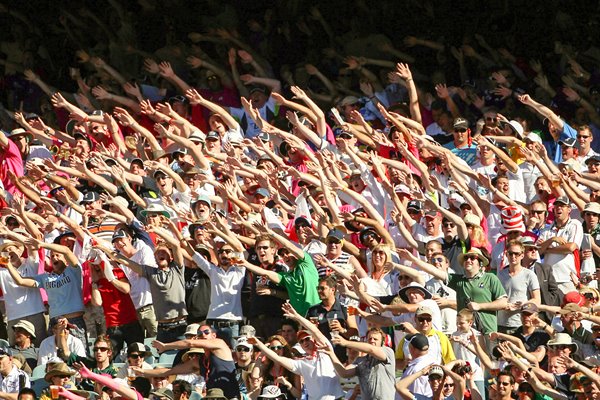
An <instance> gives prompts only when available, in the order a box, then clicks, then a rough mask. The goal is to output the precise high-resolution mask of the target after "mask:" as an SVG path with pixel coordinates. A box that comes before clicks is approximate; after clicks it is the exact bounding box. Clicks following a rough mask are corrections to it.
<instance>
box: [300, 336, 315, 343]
mask: <svg viewBox="0 0 600 400" xmlns="http://www.w3.org/2000/svg"><path fill="white" fill-rule="evenodd" d="M310 341H312V338H311V337H310V336H307V337H305V338H303V339H301V340H300V343H304V342H310Z"/></svg>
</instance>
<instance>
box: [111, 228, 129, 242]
mask: <svg viewBox="0 0 600 400" xmlns="http://www.w3.org/2000/svg"><path fill="white" fill-rule="evenodd" d="M126 237H129V235H128V234H127V232H125V231H124V230H123V229H119V230H118V231H116V232H115V233H114V234H113V236H112V241H113V242H114V241H115V240H117V239H123V238H126Z"/></svg>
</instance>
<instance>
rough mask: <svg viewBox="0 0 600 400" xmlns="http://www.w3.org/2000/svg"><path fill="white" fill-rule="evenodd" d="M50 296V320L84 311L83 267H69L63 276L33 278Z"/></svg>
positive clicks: (37, 276) (45, 275) (52, 273)
mask: <svg viewBox="0 0 600 400" xmlns="http://www.w3.org/2000/svg"><path fill="white" fill-rule="evenodd" d="M31 279H34V280H35V281H36V282H37V283H38V287H41V288H44V289H45V290H46V294H47V295H48V305H49V306H50V310H49V314H50V318H54V317H58V316H61V315H66V314H70V313H74V312H80V311H83V310H84V307H83V292H82V278H81V266H80V265H78V266H75V267H67V268H65V270H64V271H63V273H62V274H60V275H57V274H55V273H54V272H51V273H49V274H47V273H46V274H39V275H35V276H32V277H31Z"/></svg>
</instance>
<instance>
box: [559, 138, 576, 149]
mask: <svg viewBox="0 0 600 400" xmlns="http://www.w3.org/2000/svg"><path fill="white" fill-rule="evenodd" d="M575 143H577V140H576V139H575V138H566V139H564V140H559V141H558V144H559V145H561V146H567V147H575Z"/></svg>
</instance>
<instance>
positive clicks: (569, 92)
mask: <svg viewBox="0 0 600 400" xmlns="http://www.w3.org/2000/svg"><path fill="white" fill-rule="evenodd" d="M562 91H563V93H564V94H565V96H567V100H568V101H571V102H576V101H578V100H580V99H581V97H580V96H579V94H578V93H577V92H576V91H575V90H573V89H571V88H570V87H565V88H563V90H562Z"/></svg>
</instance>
